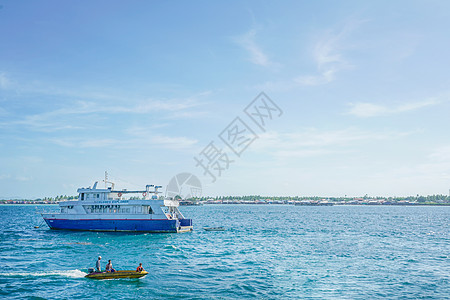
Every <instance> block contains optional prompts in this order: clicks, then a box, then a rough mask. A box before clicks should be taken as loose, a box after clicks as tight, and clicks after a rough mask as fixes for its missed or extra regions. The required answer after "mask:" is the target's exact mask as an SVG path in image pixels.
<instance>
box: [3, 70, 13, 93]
mask: <svg viewBox="0 0 450 300" xmlns="http://www.w3.org/2000/svg"><path fill="white" fill-rule="evenodd" d="M10 86H11V81H10V80H9V78H8V77H7V76H6V73H4V72H2V73H0V89H3V90H4V89H7V88H9V87H10Z"/></svg>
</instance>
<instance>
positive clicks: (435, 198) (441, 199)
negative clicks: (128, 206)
mask: <svg viewBox="0 0 450 300" xmlns="http://www.w3.org/2000/svg"><path fill="white" fill-rule="evenodd" d="M211 199H213V200H219V201H224V200H229V201H258V200H266V199H270V200H273V201H302V200H313V201H318V200H322V199H326V200H328V201H335V202H338V201H354V200H355V199H364V200H369V199H374V200H382V199H385V200H386V201H392V202H399V201H408V202H418V203H450V196H447V195H428V196H420V195H417V196H408V197H381V196H376V197H370V196H368V195H364V196H362V197H320V196H261V195H248V196H216V197H208V196H203V197H194V198H191V200H194V201H207V200H211Z"/></svg>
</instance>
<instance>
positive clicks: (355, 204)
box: [0, 200, 450, 207]
mask: <svg viewBox="0 0 450 300" xmlns="http://www.w3.org/2000/svg"><path fill="white" fill-rule="evenodd" d="M0 205H58V203H41V202H29V201H27V202H21V203H8V202H6V203H5V202H3V201H2V200H0ZM203 205H258V206H261V205H269V206H270V205H292V206H315V207H317V206H450V203H407V204H406V203H390V204H378V203H377V204H367V203H333V204H332V205H313V204H302V205H295V203H248V202H246V203H202V204H187V205H186V204H185V205H183V204H181V205H180V206H203Z"/></svg>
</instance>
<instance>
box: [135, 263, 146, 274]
mask: <svg viewBox="0 0 450 300" xmlns="http://www.w3.org/2000/svg"><path fill="white" fill-rule="evenodd" d="M142 271H145V270H144V268H143V267H142V263H139V267H137V269H136V272H142Z"/></svg>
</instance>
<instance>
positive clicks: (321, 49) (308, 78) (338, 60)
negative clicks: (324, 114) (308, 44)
mask: <svg viewBox="0 0 450 300" xmlns="http://www.w3.org/2000/svg"><path fill="white" fill-rule="evenodd" d="M363 22H364V21H350V22H348V23H346V24H345V25H344V27H343V28H342V29H341V30H340V31H339V32H337V33H336V32H329V33H327V34H325V35H324V36H323V37H322V38H320V39H319V40H318V41H317V42H316V44H315V46H314V50H313V54H312V55H313V58H314V61H315V63H316V66H317V73H318V74H317V75H302V76H298V77H297V78H295V79H294V81H295V82H296V83H297V84H300V85H305V86H316V85H323V84H327V83H330V82H332V81H334V80H335V79H336V74H337V73H338V72H340V71H341V70H342V69H345V68H349V67H351V64H350V63H349V62H348V61H347V60H346V59H345V58H344V56H343V54H342V52H343V51H344V50H345V49H347V48H349V46H348V44H349V43H348V42H347V41H346V38H347V36H348V35H349V34H350V33H351V32H353V31H354V30H355V28H356V27H358V26H359V25H360V24H361V23H363Z"/></svg>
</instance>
